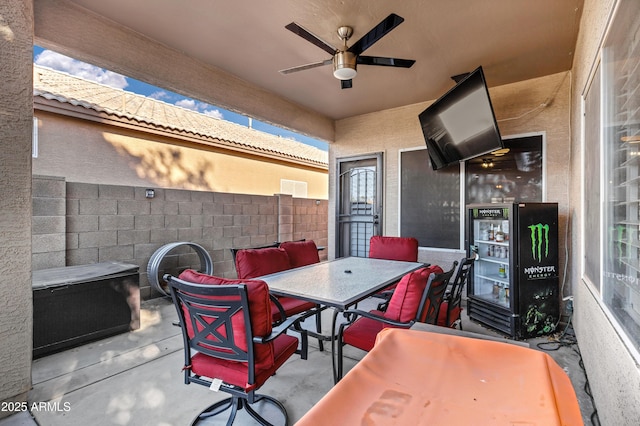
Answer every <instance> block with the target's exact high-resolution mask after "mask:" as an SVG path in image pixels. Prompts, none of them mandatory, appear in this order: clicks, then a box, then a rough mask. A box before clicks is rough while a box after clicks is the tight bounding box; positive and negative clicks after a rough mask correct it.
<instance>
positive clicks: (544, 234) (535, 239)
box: [529, 223, 549, 262]
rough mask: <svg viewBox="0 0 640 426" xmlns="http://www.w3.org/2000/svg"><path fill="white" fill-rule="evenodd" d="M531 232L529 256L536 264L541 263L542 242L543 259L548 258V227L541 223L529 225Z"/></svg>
mask: <svg viewBox="0 0 640 426" xmlns="http://www.w3.org/2000/svg"><path fill="white" fill-rule="evenodd" d="M529 229H530V230H531V254H532V255H533V258H534V259H536V260H537V261H538V262H540V261H542V242H543V240H544V257H547V256H549V225H543V224H541V223H539V224H537V225H529Z"/></svg>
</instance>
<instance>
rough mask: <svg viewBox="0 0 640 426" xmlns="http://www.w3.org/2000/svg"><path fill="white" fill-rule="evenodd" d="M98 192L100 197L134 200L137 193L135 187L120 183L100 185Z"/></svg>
mask: <svg viewBox="0 0 640 426" xmlns="http://www.w3.org/2000/svg"><path fill="white" fill-rule="evenodd" d="M98 194H99V197H100V198H109V199H116V200H133V199H134V195H135V188H133V187H131V186H119V185H98Z"/></svg>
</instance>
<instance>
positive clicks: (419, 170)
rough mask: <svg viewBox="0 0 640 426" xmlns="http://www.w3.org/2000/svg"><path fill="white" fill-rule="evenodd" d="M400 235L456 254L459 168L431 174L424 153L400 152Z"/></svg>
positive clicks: (457, 248) (458, 232) (420, 151)
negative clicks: (452, 250) (451, 250)
mask: <svg viewBox="0 0 640 426" xmlns="http://www.w3.org/2000/svg"><path fill="white" fill-rule="evenodd" d="M400 215H401V216H400V235H401V236H404V237H415V238H417V239H418V243H419V244H420V246H421V247H433V248H442V249H455V250H459V249H460V246H461V242H460V235H461V234H460V166H459V165H457V164H455V165H453V166H449V167H446V168H444V169H440V170H438V171H434V170H433V169H432V168H431V163H430V162H429V153H428V152H427V150H426V149H424V148H423V149H417V150H406V151H400Z"/></svg>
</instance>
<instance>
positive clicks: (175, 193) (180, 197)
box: [164, 189, 191, 201]
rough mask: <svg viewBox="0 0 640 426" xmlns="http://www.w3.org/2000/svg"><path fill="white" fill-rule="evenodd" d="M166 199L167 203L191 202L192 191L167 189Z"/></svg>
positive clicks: (165, 192)
mask: <svg viewBox="0 0 640 426" xmlns="http://www.w3.org/2000/svg"><path fill="white" fill-rule="evenodd" d="M164 199H165V200H166V201H191V191H186V190H180V189H165V190H164Z"/></svg>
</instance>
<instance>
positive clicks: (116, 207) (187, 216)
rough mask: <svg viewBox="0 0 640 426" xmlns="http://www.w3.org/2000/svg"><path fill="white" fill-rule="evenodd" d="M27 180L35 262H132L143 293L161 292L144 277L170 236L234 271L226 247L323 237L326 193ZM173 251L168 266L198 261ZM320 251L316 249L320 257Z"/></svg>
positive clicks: (322, 241) (219, 270) (217, 267)
mask: <svg viewBox="0 0 640 426" xmlns="http://www.w3.org/2000/svg"><path fill="white" fill-rule="evenodd" d="M33 187H34V192H33V206H34V215H33V223H34V228H33V235H32V241H33V254H32V257H33V266H34V267H33V269H34V270H39V269H46V268H53V267H60V266H72V265H85V264H90V263H96V262H106V261H119V262H125V263H132V264H135V265H138V266H139V267H140V286H141V297H142V298H143V299H150V298H153V297H158V296H159V294H158V293H157V292H156V291H155V290H153V289H152V288H151V286H150V284H149V280H148V277H147V265H148V263H149V259H150V258H151V256H152V255H153V253H154V252H155V251H156V250H157V249H158V248H160V247H162V246H164V245H165V244H168V243H173V242H178V241H185V242H191V243H196V244H199V245H201V246H202V247H204V249H205V250H206V251H207V252H208V253H209V255H210V256H211V258H212V260H213V268H214V269H213V271H214V274H216V275H219V276H223V277H235V276H236V272H235V267H234V265H233V260H232V257H231V252H230V250H229V249H230V248H232V247H235V248H242V247H251V246H259V245H264V244H269V243H272V242H274V241H286V240H292V239H302V238H305V239H313V240H314V241H316V243H317V244H318V245H321V246H326V244H327V201H326V200H319V201H317V200H308V199H297V198H292V197H291V196H290V195H274V196H262V195H246V194H230V193H217V192H202V191H189V190H176V189H154V191H155V196H154V197H153V198H146V196H145V191H146V188H142V187H131V186H116V185H99V184H88V183H76V182H65V181H64V180H63V179H61V178H51V177H46V176H34V177H33ZM281 229H282V230H283V231H284V232H281ZM171 254H172V255H173V254H174V252H173V251H172V252H171ZM175 254H176V256H172V257H171V259H169V256H167V257H166V259H167V261H168V262H169V263H170V264H169V265H167V266H171V267H176V268H186V267H194V268H199V267H200V266H201V265H200V259H199V257H198V255H197V253H196V252H195V251H193V250H191V249H189V248H188V247H184V248H180V249H177V252H176V253H175ZM326 256H327V255H326V250H325V251H322V252H321V258H322V259H326ZM162 265H163V267H164V266H165V262H164V260H163V263H162Z"/></svg>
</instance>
